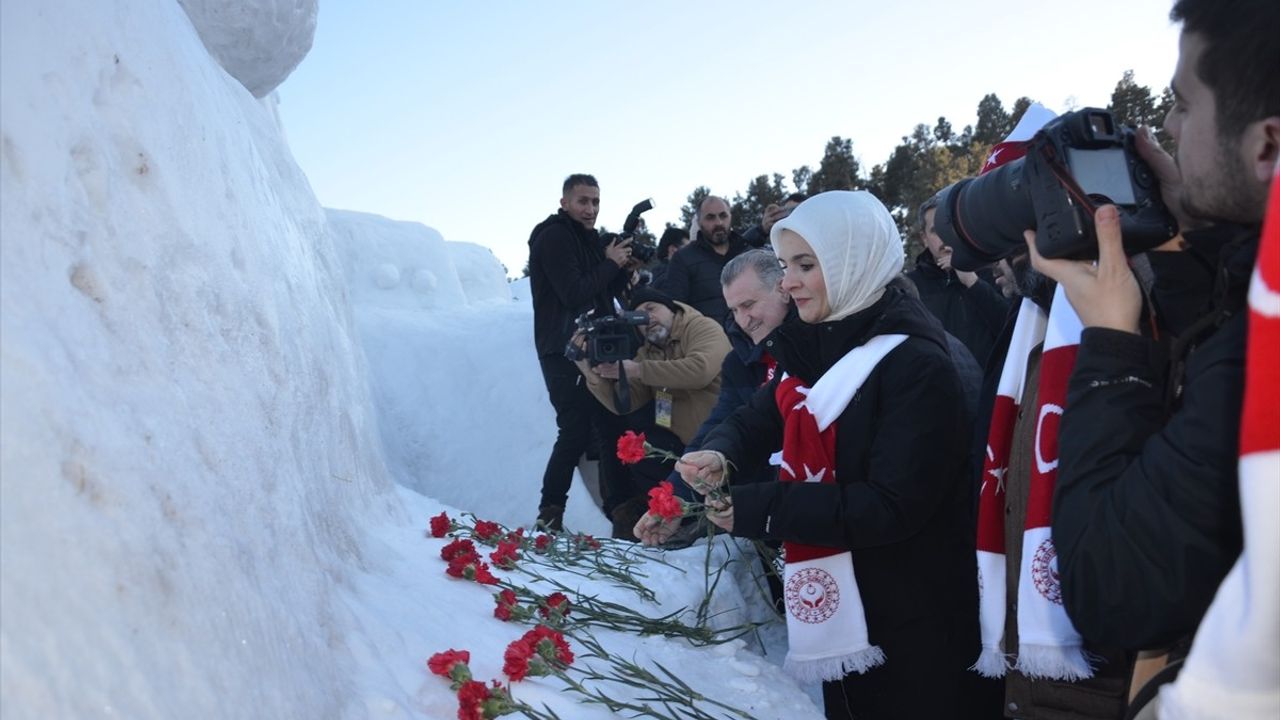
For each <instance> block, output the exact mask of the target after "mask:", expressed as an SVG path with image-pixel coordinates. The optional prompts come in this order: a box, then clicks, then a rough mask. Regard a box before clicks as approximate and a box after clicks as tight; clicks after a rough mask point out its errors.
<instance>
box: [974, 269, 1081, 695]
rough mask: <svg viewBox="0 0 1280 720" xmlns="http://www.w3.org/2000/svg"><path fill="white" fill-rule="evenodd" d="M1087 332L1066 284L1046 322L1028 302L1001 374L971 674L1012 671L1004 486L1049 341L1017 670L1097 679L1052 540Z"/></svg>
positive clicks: (984, 501)
mask: <svg viewBox="0 0 1280 720" xmlns="http://www.w3.org/2000/svg"><path fill="white" fill-rule="evenodd" d="M1080 330H1081V325H1080V318H1079V317H1078V316H1077V315H1076V313H1075V309H1074V308H1072V307H1071V304H1070V303H1069V302H1067V297H1066V294H1065V293H1064V292H1063V290H1062V288H1061V287H1059V288H1057V289H1056V290H1055V291H1054V295H1053V302H1052V303H1051V304H1050V306H1049V316H1048V318H1047V319H1046V318H1045V315H1044V312H1043V311H1041V310H1040V308H1039V307H1037V306H1036V305H1035V303H1033V302H1032V301H1030V300H1023V301H1022V307H1021V308H1020V309H1019V311H1018V319H1017V320H1016V324H1015V325H1014V331H1013V339H1012V340H1011V341H1010V343H1009V353H1008V355H1007V356H1006V359H1005V364H1004V368H1003V369H1002V370H1001V372H1000V384H999V388H998V391H997V395H996V402H995V406H994V408H993V410H992V416H991V430H990V433H989V434H988V436H987V457H986V461H985V463H984V465H983V475H982V489H981V491H980V493H979V496H978V587H979V589H980V593H981V595H980V598H981V600H980V605H979V616H978V619H979V627H980V629H981V633H982V635H981V637H982V652H981V654H980V655H979V656H978V661H977V662H976V663H974V665H973V667H972V668H971V669H973V670H975V671H977V672H978V673H979V674H981V675H985V676H987V677H1003V676H1004V674H1005V673H1006V672H1007V670H1008V667H1009V662H1008V656H1007V655H1006V653H1005V649H1004V647H1003V642H1002V641H1003V636H1004V624H1005V608H1006V607H1007V598H1006V597H1005V588H1006V583H1005V546H1004V506H1005V488H1004V480H1005V473H1006V472H1007V471H1008V468H1009V452H1010V449H1011V445H1012V442H1013V430H1014V424H1015V422H1016V419H1017V417H1018V401H1019V400H1020V399H1021V398H1022V394H1023V390H1024V384H1025V380H1026V372H1027V356H1028V355H1029V354H1030V352H1031V351H1032V350H1033V349H1034V348H1035V346H1036V345H1038V344H1040V342H1041V340H1043V341H1044V352H1043V354H1042V356H1041V360H1040V376H1039V378H1038V379H1033V381H1035V382H1038V383H1039V386H1038V389H1039V392H1038V400H1037V403H1036V407H1035V408H1026V409H1024V412H1026V411H1030V412H1034V413H1035V414H1034V415H1033V416H1032V417H1033V418H1034V421H1035V424H1036V425H1035V427H1036V431H1035V436H1034V440H1033V446H1032V448H1031V450H1032V457H1033V459H1034V463H1033V466H1032V468H1031V477H1030V478H1028V479H1027V480H1028V481H1029V482H1030V488H1029V491H1028V494H1027V519H1026V523H1025V524H1024V526H1023V534H1022V556H1021V557H1020V558H1019V567H1020V569H1019V572H1018V605H1017V607H1018V618H1017V620H1018V652H1017V665H1016V667H1017V669H1018V671H1019V672H1021V673H1022V674H1023V675H1026V676H1027V677H1031V678H1048V679H1053V680H1082V679H1085V678H1088V677H1092V676H1093V669H1092V668H1091V667H1090V665H1089V662H1088V658H1087V656H1086V655H1085V652H1084V648H1083V646H1082V641H1081V638H1080V635H1079V633H1077V632H1076V631H1075V628H1074V627H1072V625H1071V620H1070V619H1068V618H1067V613H1066V610H1065V609H1063V607H1062V587H1061V585H1060V584H1059V582H1058V561H1057V557H1058V556H1057V552H1056V551H1055V550H1054V549H1053V540H1052V539H1051V538H1050V534H1051V528H1050V524H1051V518H1052V511H1053V488H1054V484H1055V482H1056V481H1057V476H1058V421H1059V419H1061V417H1062V409H1063V407H1065V405H1066V398H1067V381H1068V380H1069V379H1070V377H1071V369H1072V368H1073V367H1074V366H1075V362H1076V351H1077V349H1078V346H1079V344H1080ZM1018 481H1023V479H1022V478H1018Z"/></svg>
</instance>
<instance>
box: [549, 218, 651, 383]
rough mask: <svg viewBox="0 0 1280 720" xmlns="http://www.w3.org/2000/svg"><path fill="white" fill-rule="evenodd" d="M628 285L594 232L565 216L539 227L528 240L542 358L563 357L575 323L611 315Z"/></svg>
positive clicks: (551, 219)
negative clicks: (593, 315)
mask: <svg viewBox="0 0 1280 720" xmlns="http://www.w3.org/2000/svg"><path fill="white" fill-rule="evenodd" d="M626 279H627V276H626V273H624V272H622V269H621V268H620V267H619V266H618V265H617V264H615V263H614V262H613V261H612V260H610V259H608V258H607V257H605V254H604V249H603V248H602V247H601V246H600V234H599V233H598V232H596V231H595V230H588V229H587V228H585V227H583V225H582V223H580V222H578V221H577V220H574V219H573V218H571V217H569V214H568V213H566V212H565V211H563V210H559V211H557V212H556V213H555V214H554V215H551V216H550V217H548V218H547V219H546V220H543V221H542V222H540V223H538V225H537V226H536V227H534V228H533V232H532V233H530V234H529V290H530V293H531V294H532V296H533V340H534V345H535V346H536V347H537V349H538V357H540V358H544V357H548V356H563V355H564V349H565V345H566V344H568V342H569V337H570V336H572V335H573V330H574V322H573V321H574V320H575V319H576V318H577V317H578V316H579V315H581V314H582V313H584V312H586V311H588V310H592V309H594V310H595V311H596V313H597V314H598V315H607V314H610V313H612V312H613V297H614V295H616V294H618V293H620V292H621V291H622V290H623V288H624V287H625V284H626Z"/></svg>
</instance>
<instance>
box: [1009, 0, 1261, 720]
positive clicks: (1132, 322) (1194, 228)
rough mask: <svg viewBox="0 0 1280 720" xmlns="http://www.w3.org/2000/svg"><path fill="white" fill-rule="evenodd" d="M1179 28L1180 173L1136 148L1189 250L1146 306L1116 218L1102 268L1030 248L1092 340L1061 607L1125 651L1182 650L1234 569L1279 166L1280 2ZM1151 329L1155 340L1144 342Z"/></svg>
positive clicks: (1156, 265) (1220, 6) (1065, 484)
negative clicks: (1244, 410)
mask: <svg viewBox="0 0 1280 720" xmlns="http://www.w3.org/2000/svg"><path fill="white" fill-rule="evenodd" d="M1171 16H1172V18H1173V19H1174V20H1175V21H1181V22H1182V23H1183V27H1182V35H1181V38H1180V41H1179V57H1178V64H1177V67H1176V69H1175V71H1174V75H1173V81H1172V83H1171V87H1172V89H1173V95H1174V106H1173V108H1172V110H1171V111H1170V112H1169V114H1168V116H1167V117H1166V118H1165V120H1164V127H1165V129H1166V130H1167V131H1168V132H1169V133H1170V135H1172V136H1173V138H1174V140H1175V141H1177V144H1178V147H1177V160H1176V162H1175V161H1174V159H1173V158H1171V157H1169V156H1168V155H1167V154H1165V153H1164V152H1163V151H1162V150H1161V149H1160V146H1159V145H1158V144H1157V143H1156V142H1155V139H1154V136H1153V135H1152V133H1151V131H1150V129H1149V128H1148V129H1144V130H1143V131H1140V132H1139V134H1138V144H1137V147H1138V151H1139V153H1140V154H1142V156H1143V158H1144V159H1145V160H1146V161H1147V163H1148V164H1149V165H1150V166H1151V168H1152V169H1153V170H1154V171H1155V173H1156V175H1157V176H1158V178H1159V181H1160V187H1161V194H1162V196H1163V198H1164V200H1165V204H1166V206H1167V207H1168V208H1169V210H1170V211H1171V212H1172V213H1173V214H1174V215H1175V217H1176V218H1177V219H1178V222H1179V224H1180V226H1181V227H1182V229H1183V231H1184V232H1183V237H1184V240H1185V249H1184V250H1183V251H1182V252H1169V253H1149V254H1148V256H1149V257H1150V260H1151V263H1152V270H1153V271H1154V272H1153V275H1154V287H1151V288H1148V292H1149V294H1150V297H1151V302H1150V303H1149V305H1148V307H1146V308H1144V303H1143V297H1144V294H1143V289H1142V287H1141V286H1140V285H1139V281H1138V279H1137V277H1136V276H1135V274H1134V273H1133V272H1132V271H1131V270H1130V266H1129V263H1128V260H1127V258H1126V257H1125V255H1124V252H1123V246H1122V242H1121V234H1120V222H1119V219H1118V217H1117V213H1116V210H1115V208H1113V207H1110V206H1103V207H1101V208H1099V209H1098V210H1097V213H1096V215H1095V223H1096V225H1097V230H1098V250H1099V258H1098V261H1097V262H1096V263H1091V262H1081V261H1071V260H1047V259H1044V258H1042V257H1040V256H1039V255H1038V254H1037V253H1036V247H1035V243H1034V234H1033V233H1028V243H1027V244H1028V247H1029V249H1030V252H1031V256H1032V261H1033V263H1034V265H1035V267H1036V268H1037V269H1039V270H1041V271H1042V272H1043V273H1044V274H1046V275H1048V276H1050V277H1052V278H1054V279H1055V280H1057V282H1058V283H1059V284H1060V285H1061V286H1062V287H1063V289H1064V290H1065V291H1066V294H1067V297H1068V298H1069V299H1070V301H1071V304H1072V305H1073V306H1074V307H1075V309H1076V311H1077V313H1078V314H1079V316H1080V320H1081V321H1082V322H1083V324H1084V326H1085V327H1084V331H1083V333H1082V334H1081V336H1080V345H1079V354H1078V357H1077V360H1076V364H1075V369H1074V371H1073V373H1072V375H1071V380H1070V385H1069V388H1068V394H1067V403H1066V407H1065V411H1064V412H1063V415H1062V420H1061V426H1060V429H1059V433H1058V441H1059V463H1060V468H1059V474H1058V479H1057V486H1056V488H1055V491H1054V498H1053V542H1054V544H1055V546H1056V548H1057V553H1058V555H1057V560H1058V571H1059V574H1060V577H1061V583H1062V602H1063V603H1064V605H1065V607H1066V610H1067V612H1068V613H1069V614H1070V617H1071V620H1072V622H1073V623H1074V625H1075V627H1076V629H1077V630H1079V632H1080V634H1081V635H1083V636H1084V638H1085V639H1086V640H1094V641H1097V642H1105V643H1109V644H1114V645H1118V646H1121V647H1125V648H1130V649H1141V648H1152V647H1164V646H1168V645H1169V644H1171V643H1175V642H1176V641H1178V640H1179V639H1182V638H1186V637H1187V636H1189V635H1190V634H1191V633H1192V632H1193V631H1194V630H1195V628H1196V626H1197V624H1198V623H1199V621H1200V619H1201V617H1203V615H1204V613H1205V611H1206V609H1207V608H1208V607H1209V603H1210V601H1211V600H1212V598H1213V596H1214V592H1215V590H1216V588H1217V587H1218V584H1219V583H1220V582H1221V581H1222V579H1223V577H1224V576H1226V574H1227V571H1228V570H1229V569H1230V568H1231V566H1232V564H1233V563H1234V562H1235V561H1236V558H1237V556H1239V554H1240V549H1241V521H1240V498H1239V486H1238V476H1237V460H1238V456H1237V452H1238V448H1239V429H1240V425H1239V421H1240V411H1241V397H1242V394H1243V375H1242V368H1243V364H1244V351H1245V328H1246V318H1247V314H1246V313H1244V312H1241V310H1242V309H1243V308H1244V305H1245V296H1246V289H1247V283H1248V279H1249V276H1250V274H1251V272H1252V268H1253V263H1254V259H1255V255H1256V251H1257V242H1258V225H1259V223H1260V222H1261V220H1262V217H1263V212H1264V209H1265V207H1266V198H1267V192H1268V188H1269V185H1270V183H1271V182H1272V172H1273V168H1274V167H1275V165H1276V162H1277V159H1278V158H1280V83H1277V82H1276V80H1275V74H1274V68H1276V67H1280V3H1276V2H1275V0H1226V1H1224V0H1178V2H1177V3H1175V5H1174V7H1173V11H1172V13H1171ZM1266 68H1273V70H1270V71H1269V70H1267V69H1266ZM1144 309H1145V312H1144ZM1153 319H1154V321H1155V323H1158V324H1156V325H1155V326H1156V327H1158V328H1159V329H1160V337H1159V338H1158V339H1155V338H1148V337H1145V336H1144V335H1143V329H1145V328H1150V327H1152V326H1153V322H1152V320H1153ZM1171 337H1172V338H1176V339H1174V340H1173V341H1172V342H1170V341H1169V338H1171ZM1242 716H1243V715H1241V714H1227V715H1223V717H1242Z"/></svg>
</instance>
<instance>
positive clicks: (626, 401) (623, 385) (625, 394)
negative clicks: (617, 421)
mask: <svg viewBox="0 0 1280 720" xmlns="http://www.w3.org/2000/svg"><path fill="white" fill-rule="evenodd" d="M613 404H614V406H615V407H617V408H618V414H619V415H626V414H627V413H629V412H631V383H629V382H627V367H626V366H625V365H623V361H621V360H619V361H618V382H617V383H615V384H614V386H613Z"/></svg>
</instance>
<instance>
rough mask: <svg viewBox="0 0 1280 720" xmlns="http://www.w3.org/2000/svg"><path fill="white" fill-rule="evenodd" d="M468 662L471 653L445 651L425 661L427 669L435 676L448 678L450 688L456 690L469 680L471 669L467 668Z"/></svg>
mask: <svg viewBox="0 0 1280 720" xmlns="http://www.w3.org/2000/svg"><path fill="white" fill-rule="evenodd" d="M469 662H471V653H469V652H467V651H466V650H446V651H444V652H438V653H436V654H435V655H432V656H431V659H429V660H427V667H428V668H430V669H431V672H433V673H435V674H436V675H439V676H440V677H447V678H449V680H451V681H452V687H453V688H455V689H457V688H458V686H459V685H461V684H462V683H465V682H467V681H468V680H470V679H471V668H470V667H468V666H467V663H469Z"/></svg>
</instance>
